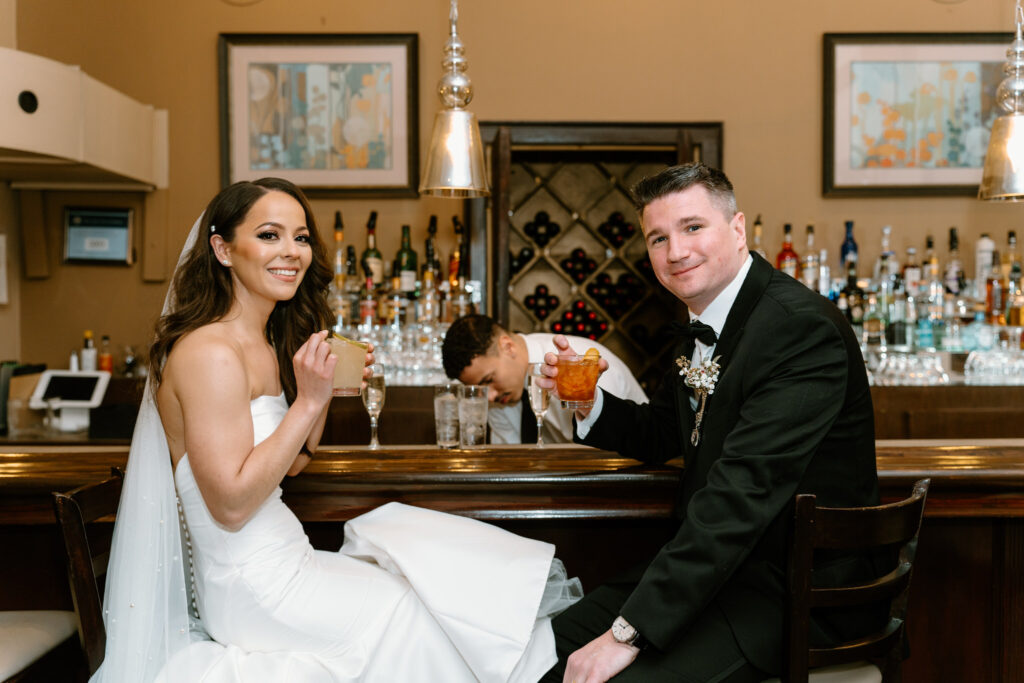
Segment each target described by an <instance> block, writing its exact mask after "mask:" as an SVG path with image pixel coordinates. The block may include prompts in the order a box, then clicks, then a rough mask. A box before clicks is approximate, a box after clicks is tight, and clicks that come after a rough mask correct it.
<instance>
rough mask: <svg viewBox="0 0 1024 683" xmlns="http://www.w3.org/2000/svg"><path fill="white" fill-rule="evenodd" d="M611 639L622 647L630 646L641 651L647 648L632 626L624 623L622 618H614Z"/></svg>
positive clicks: (626, 622) (644, 641) (642, 638)
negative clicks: (622, 645)
mask: <svg viewBox="0 0 1024 683" xmlns="http://www.w3.org/2000/svg"><path fill="white" fill-rule="evenodd" d="M612 638H614V639H615V640H616V642H619V643H622V644H624V645H632V646H633V647H638V648H640V649H641V650H643V649H644V648H645V647H646V646H647V641H646V640H644V637H643V636H641V635H640V632H639V631H637V630H636V629H635V628H634V627H633V625H632V624H630V623H629V622H628V621H626V620H625V619H624V618H623V617H622V616H618V617H615V621H613V622H612Z"/></svg>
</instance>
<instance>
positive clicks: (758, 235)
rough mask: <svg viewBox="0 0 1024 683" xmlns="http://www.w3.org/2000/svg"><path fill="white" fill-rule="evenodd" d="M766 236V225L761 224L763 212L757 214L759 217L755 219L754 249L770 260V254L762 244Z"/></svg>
mask: <svg viewBox="0 0 1024 683" xmlns="http://www.w3.org/2000/svg"><path fill="white" fill-rule="evenodd" d="M763 236H764V227H763V226H762V225H761V214H757V218H755V219H754V248H753V251H754V252H755V253H756V254H759V255H760V256H761V258H763V259H764V260H765V261H767V260H768V254H767V253H766V252H765V250H764V247H762V246H761V239H762V237H763Z"/></svg>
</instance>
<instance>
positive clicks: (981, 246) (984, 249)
mask: <svg viewBox="0 0 1024 683" xmlns="http://www.w3.org/2000/svg"><path fill="white" fill-rule="evenodd" d="M995 253H996V243H995V240H993V239H992V238H991V237H989V236H988V233H987V232H983V233H981V237H979V238H978V240H977V241H976V242H975V243H974V286H975V292H976V294H977V298H979V299H980V298H982V297H983V296H984V295H985V286H986V283H987V282H988V279H989V274H990V273H991V272H992V270H993V269H994V268H995V265H996V261H995Z"/></svg>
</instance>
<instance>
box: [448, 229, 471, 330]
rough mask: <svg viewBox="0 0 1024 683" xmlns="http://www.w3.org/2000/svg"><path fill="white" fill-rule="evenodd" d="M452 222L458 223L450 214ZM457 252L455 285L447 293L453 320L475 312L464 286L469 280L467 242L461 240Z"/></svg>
mask: <svg viewBox="0 0 1024 683" xmlns="http://www.w3.org/2000/svg"><path fill="white" fill-rule="evenodd" d="M452 222H453V223H455V224H456V225H459V223H458V218H456V217H455V216H452ZM458 230H459V233H461V230H462V227H461V225H459V228H458ZM459 252H460V253H459V268H458V272H457V277H456V279H455V287H453V288H452V290H451V292H449V294H448V298H449V300H450V301H451V314H452V319H453V320H457V319H458V318H461V317H462V316H465V315H470V314H472V313H476V306H475V305H474V304H473V297H472V293H471V292H470V291H469V290H468V289H467V287H466V284H467V283H468V282H469V258H468V257H469V243H467V242H466V241H465V240H462V241H461V242H460V245H459Z"/></svg>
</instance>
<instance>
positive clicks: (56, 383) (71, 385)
mask: <svg viewBox="0 0 1024 683" xmlns="http://www.w3.org/2000/svg"><path fill="white" fill-rule="evenodd" d="M98 381H99V378H98V377H88V376H87V377H69V376H67V375H53V376H51V377H50V381H49V382H47V384H46V389H44V390H43V397H42V398H43V400H44V401H48V400H50V399H53V398H59V399H61V400H62V401H88V400H89V399H91V398H92V394H93V391H95V390H96V383H97V382H98Z"/></svg>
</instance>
